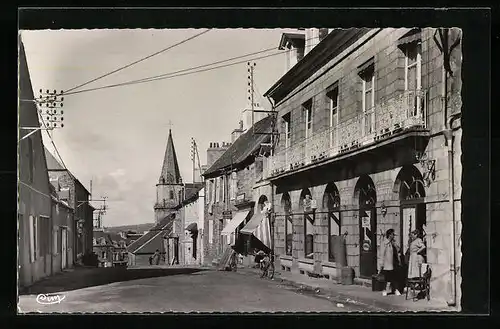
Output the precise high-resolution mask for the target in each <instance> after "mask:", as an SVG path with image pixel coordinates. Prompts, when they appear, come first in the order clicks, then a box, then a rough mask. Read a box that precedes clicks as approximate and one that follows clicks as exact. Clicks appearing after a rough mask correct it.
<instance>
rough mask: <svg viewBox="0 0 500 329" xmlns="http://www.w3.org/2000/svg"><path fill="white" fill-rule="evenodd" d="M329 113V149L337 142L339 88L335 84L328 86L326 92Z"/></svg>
mask: <svg viewBox="0 0 500 329" xmlns="http://www.w3.org/2000/svg"><path fill="white" fill-rule="evenodd" d="M326 97H327V99H328V105H329V112H330V147H334V146H335V145H336V141H337V136H336V134H337V130H336V129H334V127H337V125H338V124H339V115H338V110H339V86H338V84H337V83H335V84H333V85H332V86H330V87H329V88H328V90H327V92H326Z"/></svg>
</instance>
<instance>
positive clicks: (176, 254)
mask: <svg viewBox="0 0 500 329" xmlns="http://www.w3.org/2000/svg"><path fill="white" fill-rule="evenodd" d="M174 259H175V264H179V238H174Z"/></svg>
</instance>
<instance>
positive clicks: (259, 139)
mask: <svg viewBox="0 0 500 329" xmlns="http://www.w3.org/2000/svg"><path fill="white" fill-rule="evenodd" d="M271 121H272V117H271V116H267V117H265V118H264V119H262V120H260V121H258V122H256V123H255V124H254V128H249V129H248V130H247V131H246V132H245V133H244V134H243V135H241V136H240V137H238V139H237V140H235V141H234V143H233V144H231V146H229V148H228V149H227V150H226V152H224V153H223V154H222V155H221V156H220V158H219V159H217V161H215V162H214V164H213V165H212V166H211V167H210V168H208V169H207V170H206V171H205V172H204V173H203V176H204V177H206V178H211V177H217V176H219V175H220V172H221V170H222V169H226V168H229V167H231V166H233V167H239V166H240V165H241V164H242V163H243V162H246V160H248V159H249V158H250V157H251V156H253V155H254V153H255V152H256V151H258V150H259V149H260V144H261V143H265V142H267V141H269V139H270V135H265V134H254V129H255V132H256V133H270V132H271Z"/></svg>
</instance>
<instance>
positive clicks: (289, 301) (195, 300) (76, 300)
mask: <svg viewBox="0 0 500 329" xmlns="http://www.w3.org/2000/svg"><path fill="white" fill-rule="evenodd" d="M60 294H61V295H63V296H64V299H63V300H62V301H61V302H60V303H57V304H52V305H43V304H39V303H37V301H36V297H37V295H24V296H20V301H19V308H20V310H21V312H42V313H46V312H192V311H194V312H287V311H288V312H345V311H359V310H362V309H359V307H358V306H354V305H344V307H341V306H339V305H337V302H335V301H330V300H327V299H326V298H320V297H315V296H313V295H307V294H302V293H299V292H298V291H297V290H294V289H293V288H291V287H288V286H285V285H282V284H280V283H279V282H277V281H271V280H268V279H260V278H258V277H256V276H253V275H248V274H247V275H245V274H242V273H233V272H218V271H205V272H198V273H193V274H183V275H172V276H165V277H155V278H147V279H139V280H132V281H125V282H115V283H111V284H107V285H102V286H95V287H89V288H84V289H78V290H73V291H68V292H62V293H60Z"/></svg>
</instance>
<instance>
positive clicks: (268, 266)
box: [260, 254, 274, 279]
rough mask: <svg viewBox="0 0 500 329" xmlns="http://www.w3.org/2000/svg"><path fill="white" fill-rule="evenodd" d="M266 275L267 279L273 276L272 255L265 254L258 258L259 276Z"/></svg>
mask: <svg viewBox="0 0 500 329" xmlns="http://www.w3.org/2000/svg"><path fill="white" fill-rule="evenodd" d="M266 276H267V277H268V278H269V279H272V278H274V262H273V261H272V256H271V255H269V254H266V255H265V256H264V258H262V259H261V260H260V277H261V278H264V277H266Z"/></svg>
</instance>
